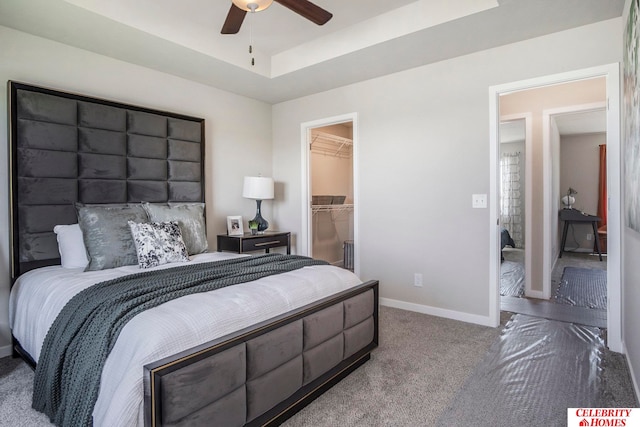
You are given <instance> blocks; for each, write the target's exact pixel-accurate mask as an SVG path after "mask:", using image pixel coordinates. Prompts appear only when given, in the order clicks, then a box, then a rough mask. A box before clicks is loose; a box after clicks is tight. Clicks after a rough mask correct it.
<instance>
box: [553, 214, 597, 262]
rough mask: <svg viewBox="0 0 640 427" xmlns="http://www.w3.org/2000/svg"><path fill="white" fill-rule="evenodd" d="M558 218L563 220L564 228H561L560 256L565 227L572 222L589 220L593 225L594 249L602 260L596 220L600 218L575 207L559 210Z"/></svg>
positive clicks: (565, 239) (564, 239)
mask: <svg viewBox="0 0 640 427" xmlns="http://www.w3.org/2000/svg"><path fill="white" fill-rule="evenodd" d="M560 220H561V221H564V228H563V229H562V245H561V246H560V256H558V258H562V252H564V245H565V243H566V241H567V228H569V224H572V223H585V222H590V223H591V226H592V227H593V238H594V239H595V240H596V250H597V251H598V255H599V256H600V261H602V252H600V238H599V237H598V222H599V221H600V218H599V217H597V216H595V215H589V214H586V213H582V212H580V211H579V210H577V209H562V210H561V211H560Z"/></svg>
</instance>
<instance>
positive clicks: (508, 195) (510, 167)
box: [500, 152, 524, 248]
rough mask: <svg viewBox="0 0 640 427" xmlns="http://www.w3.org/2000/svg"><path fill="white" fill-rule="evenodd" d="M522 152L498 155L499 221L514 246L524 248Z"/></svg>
mask: <svg viewBox="0 0 640 427" xmlns="http://www.w3.org/2000/svg"><path fill="white" fill-rule="evenodd" d="M521 164H522V153H520V152H516V153H502V154H501V155H500V176H501V180H500V223H501V224H502V226H503V227H504V228H506V229H507V231H508V232H509V234H510V235H511V238H512V239H513V241H514V242H515V244H516V248H524V231H523V227H524V225H523V224H524V221H523V205H524V202H523V198H522V194H523V193H522V188H523V186H522V180H521V176H520V169H521Z"/></svg>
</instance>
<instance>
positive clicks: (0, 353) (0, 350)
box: [0, 345, 13, 357]
mask: <svg viewBox="0 0 640 427" xmlns="http://www.w3.org/2000/svg"><path fill="white" fill-rule="evenodd" d="M11 354H13V351H11V346H10V345H5V346H3V347H0V357H7V356H11Z"/></svg>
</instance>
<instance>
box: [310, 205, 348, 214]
mask: <svg viewBox="0 0 640 427" xmlns="http://www.w3.org/2000/svg"><path fill="white" fill-rule="evenodd" d="M352 210H353V205H352V204H346V205H311V211H312V212H313V213H314V214H315V213H316V212H348V211H352Z"/></svg>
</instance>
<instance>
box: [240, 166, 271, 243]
mask: <svg viewBox="0 0 640 427" xmlns="http://www.w3.org/2000/svg"><path fill="white" fill-rule="evenodd" d="M242 197H244V198H246V199H254V200H255V201H256V216H255V218H253V221H256V222H257V223H258V232H259V233H263V232H264V230H266V229H267V228H269V222H267V220H266V219H264V218H262V214H261V213H260V206H261V205H262V201H263V200H268V199H273V178H267V177H264V176H245V177H244V186H243V189H242Z"/></svg>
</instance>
